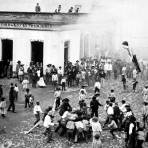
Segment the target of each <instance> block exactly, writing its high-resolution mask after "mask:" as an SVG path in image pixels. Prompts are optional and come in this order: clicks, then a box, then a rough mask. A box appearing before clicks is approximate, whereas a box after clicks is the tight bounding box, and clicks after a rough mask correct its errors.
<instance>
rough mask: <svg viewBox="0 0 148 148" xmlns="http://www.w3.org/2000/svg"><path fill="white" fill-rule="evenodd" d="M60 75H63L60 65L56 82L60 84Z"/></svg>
mask: <svg viewBox="0 0 148 148" xmlns="http://www.w3.org/2000/svg"><path fill="white" fill-rule="evenodd" d="M62 76H63V70H62V67H61V66H60V67H59V69H58V84H59V85H60V84H61V80H62Z"/></svg>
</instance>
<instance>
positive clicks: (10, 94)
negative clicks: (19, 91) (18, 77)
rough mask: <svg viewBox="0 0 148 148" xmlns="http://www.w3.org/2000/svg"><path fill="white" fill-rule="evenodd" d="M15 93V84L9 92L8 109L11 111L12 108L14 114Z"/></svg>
mask: <svg viewBox="0 0 148 148" xmlns="http://www.w3.org/2000/svg"><path fill="white" fill-rule="evenodd" d="M15 97H16V95H15V91H14V87H13V84H11V87H10V91H9V103H10V104H9V107H8V111H10V109H11V108H12V112H13V113H15V103H14V102H15Z"/></svg>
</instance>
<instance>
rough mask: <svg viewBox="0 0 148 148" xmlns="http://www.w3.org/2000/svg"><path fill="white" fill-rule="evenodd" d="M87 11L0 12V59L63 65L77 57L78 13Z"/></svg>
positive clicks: (27, 63) (78, 37)
mask: <svg viewBox="0 0 148 148" xmlns="http://www.w3.org/2000/svg"><path fill="white" fill-rule="evenodd" d="M85 15H86V14H82V13H81V14H75V13H72V14H68V13H59V14H58V13H35V12H0V61H6V60H10V61H12V62H13V70H15V67H16V64H17V61H18V60H20V61H21V62H22V63H23V64H24V67H25V69H27V67H28V66H29V63H30V62H31V61H34V62H40V63H43V67H44V68H45V67H46V65H47V64H54V65H55V66H62V67H63V66H64V62H65V61H66V60H69V61H71V62H75V61H76V60H78V59H79V58H80V34H81V32H80V30H79V29H78V28H77V25H76V23H77V21H78V19H79V17H82V16H85Z"/></svg>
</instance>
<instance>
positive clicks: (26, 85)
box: [22, 79, 29, 89]
mask: <svg viewBox="0 0 148 148" xmlns="http://www.w3.org/2000/svg"><path fill="white" fill-rule="evenodd" d="M28 84H29V81H28V80H26V79H24V80H23V82H22V85H23V88H24V89H25V88H28Z"/></svg>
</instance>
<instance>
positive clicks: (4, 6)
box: [0, 0, 93, 12]
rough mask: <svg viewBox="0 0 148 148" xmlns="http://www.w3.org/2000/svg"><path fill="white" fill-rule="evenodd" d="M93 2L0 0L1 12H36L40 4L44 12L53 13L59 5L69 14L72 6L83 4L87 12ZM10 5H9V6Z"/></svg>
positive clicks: (83, 9) (77, 0)
mask: <svg viewBox="0 0 148 148" xmlns="http://www.w3.org/2000/svg"><path fill="white" fill-rule="evenodd" d="M92 1H93V0H0V11H34V7H35V5H36V3H39V4H40V6H41V9H42V11H43V12H53V11H54V10H55V9H56V8H57V6H58V5H59V4H61V5H62V11H63V12H67V11H68V9H69V8H70V6H74V5H77V4H81V5H82V6H83V7H82V11H83V12H87V11H89V9H90V6H91V5H90V4H91V2H92ZM8 4H9V5H8Z"/></svg>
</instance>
